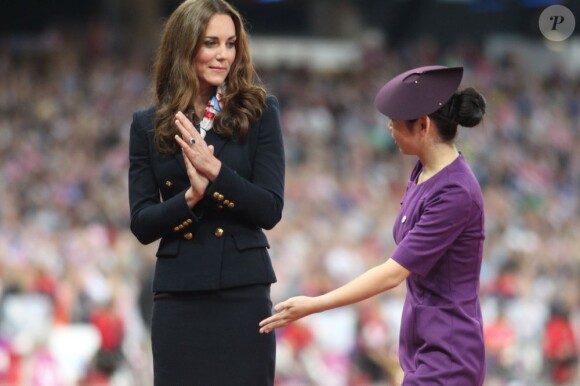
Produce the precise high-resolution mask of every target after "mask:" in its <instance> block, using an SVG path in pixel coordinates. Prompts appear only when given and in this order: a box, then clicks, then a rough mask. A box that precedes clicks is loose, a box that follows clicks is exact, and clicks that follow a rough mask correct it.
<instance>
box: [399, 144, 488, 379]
mask: <svg viewBox="0 0 580 386" xmlns="http://www.w3.org/2000/svg"><path fill="white" fill-rule="evenodd" d="M421 169H422V165H421V163H420V162H417V164H416V166H415V168H414V169H413V172H412V173H411V178H410V181H409V183H408V185H407V191H406V193H405V195H404V197H403V200H402V201H401V210H400V212H399V215H398V216H397V219H396V222H395V226H394V229H393V235H394V238H395V242H396V243H397V249H396V250H395V252H394V254H393V256H392V258H393V259H394V260H395V261H397V262H398V263H399V264H401V265H402V266H403V267H405V268H407V269H409V270H410V271H412V274H411V275H410V276H409V277H408V278H407V282H406V283H407V297H406V299H405V305H404V307H403V315H402V323H401V333H400V348H399V350H400V351H399V360H400V363H401V367H402V368H403V370H404V372H405V378H404V381H403V385H404V386H415V385H417V386H425V385H446V386H480V385H482V384H483V380H484V377H485V348H484V343H483V320H482V317H481V307H480V304H479V274H480V270H481V260H482V255H483V241H484V239H485V230H484V212H483V197H482V194H481V188H480V186H479V183H478V182H477V180H476V178H475V176H474V175H473V173H472V171H471V169H470V168H469V165H468V164H467V162H466V161H465V159H464V158H463V156H462V155H461V154H460V155H459V156H458V157H457V159H456V160H455V161H453V162H452V163H451V164H449V165H448V166H446V167H445V168H444V169H442V170H441V171H439V172H438V173H437V174H436V175H434V176H433V177H431V178H430V179H428V180H427V181H425V182H423V183H421V184H417V183H416V181H417V177H418V176H419V173H420V172H421Z"/></svg>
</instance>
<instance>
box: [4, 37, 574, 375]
mask: <svg viewBox="0 0 580 386" xmlns="http://www.w3.org/2000/svg"><path fill="white" fill-rule="evenodd" d="M434 63H438V64H444V65H463V66H465V76H464V83H465V85H470V86H474V87H476V88H477V89H478V90H479V91H481V92H482V93H483V95H484V96H485V97H486V99H487V102H488V112H487V115H486V117H485V120H484V123H483V125H482V126H480V127H476V128H472V129H464V130H462V131H461V134H460V140H459V144H458V146H459V149H460V150H461V151H462V152H463V154H464V155H465V156H466V158H467V159H468V160H469V162H470V164H471V165H472V168H473V169H474V171H475V173H476V175H477V177H478V179H479V181H480V183H481V185H482V188H483V192H484V196H485V204H486V216H487V218H486V228H487V229H486V232H487V239H486V244H485V253H484V264H483V269H482V275H481V295H482V296H481V302H482V309H483V314H484V320H485V326H484V328H485V339H486V346H487V356H488V376H487V380H486V385H487V386H496V385H498V386H499V385H510V386H519V385H522V386H523V385H529V386H534V385H537V386H540V385H541V386H546V385H578V384H580V378H578V366H579V365H578V347H579V346H580V238H579V237H578V229H580V199H579V195H578V191H579V188H580V152H578V151H577V149H580V74H576V73H569V72H567V71H565V70H563V68H562V67H560V66H554V68H553V70H552V71H550V72H548V73H546V74H542V75H541V76H540V75H538V74H532V73H530V71H529V69H528V67H527V65H526V62H524V61H523V60H522V59H521V58H520V57H518V55H517V54H514V53H511V52H506V53H505V54H504V55H502V56H500V57H497V58H494V59H492V58H490V57H489V56H487V55H486V54H485V50H484V49H483V48H482V47H480V46H478V45H475V44H473V43H470V42H467V41H459V42H457V43H454V44H453V45H450V46H446V47H441V46H439V45H437V44H436V43H435V42H433V41H429V40H418V41H417V42H416V43H414V44H410V45H407V46H406V47H405V49H395V48H388V47H381V48H379V47H374V48H373V49H370V50H368V52H365V53H364V55H363V56H362V59H361V61H360V63H357V64H356V65H353V66H352V67H351V68H349V69H345V70H333V71H328V72H326V71H321V70H318V71H315V70H313V69H309V68H308V67H307V66H305V67H302V68H284V67H283V66H281V67H279V68H260V67H259V66H258V69H259V73H260V76H261V78H262V81H263V82H264V84H265V86H266V88H267V90H268V92H270V93H272V94H275V95H276V96H277V97H278V99H279V100H280V104H281V114H282V127H283V131H284V140H285V147H286V160H287V178H286V197H285V208H284V215H283V219H282V221H281V223H280V224H279V225H278V226H277V227H275V228H274V229H273V230H271V231H269V232H268V236H269V239H270V244H271V249H270V253H271V255H272V259H273V261H274V264H275V268H276V271H277V275H278V283H276V284H275V285H273V287H272V296H273V300H274V301H275V302H276V301H280V300H283V299H285V298H287V297H289V296H293V295H296V294H310V295H315V294H319V293H322V292H325V291H327V290H329V289H332V288H335V287H336V286H338V285H340V284H343V283H345V282H347V281H348V280H350V279H352V278H353V277H354V276H356V275H358V274H359V273H361V272H363V271H364V270H366V269H368V268H370V267H372V266H374V265H377V264H380V263H381V262H383V261H384V260H385V259H386V258H388V257H389V255H390V253H391V252H392V251H393V249H394V247H395V245H394V242H393V237H392V225H393V221H394V218H395V215H396V213H397V210H398V206H399V200H400V198H401V196H402V194H403V191H404V188H405V185H406V181H407V178H408V175H409V173H410V171H411V168H412V166H413V164H414V162H415V159H414V158H413V157H408V156H403V155H401V154H400V153H399V151H398V149H397V148H396V147H395V146H394V144H393V142H392V139H391V137H390V134H389V133H388V131H387V130H386V124H387V121H386V119H385V118H384V117H382V116H381V115H380V114H378V113H377V112H376V111H375V108H374V105H373V100H374V96H375V94H376V91H377V90H378V89H379V88H380V86H382V85H383V84H384V83H385V82H386V81H387V80H388V79H389V78H390V77H391V76H393V75H395V74H397V73H399V72H401V71H402V70H404V69H406V68H410V67H414V66H419V65H426V64H434ZM150 64H151V60H150V58H143V57H139V56H137V55H131V54H130V53H126V54H125V55H123V56H120V57H118V56H115V55H111V54H109V53H108V52H107V51H106V50H104V49H103V46H102V45H100V44H99V40H98V39H92V38H91V35H90V34H89V35H87V36H84V37H81V36H80V35H78V34H77V35H68V34H63V33H62V32H59V31H49V32H46V33H44V34H42V35H41V36H39V37H34V38H25V37H24V38H23V37H19V38H3V40H2V45H0V197H1V199H0V385H33V386H57V385H58V386H60V385H62V386H65V385H67V386H68V385H87V386H88V385H111V386H116V385H119V386H125V385H127V386H132V385H136V386H147V385H150V383H151V363H150V359H151V355H150V347H149V332H148V326H149V318H150V307H151V298H150V295H151V294H150V278H151V272H152V268H153V264H154V254H155V248H156V244H155V243H154V244H152V245H147V246H143V245H140V244H139V243H138V242H137V240H136V239H135V238H134V237H133V236H132V234H131V233H130V231H129V228H128V225H129V209H128V197H127V167H128V134H129V126H130V123H131V117H132V113H133V112H134V111H135V110H138V109H141V108H145V107H147V106H149V105H150V103H151V97H150V96H151V92H150V75H149V70H150ZM404 296H405V288H404V285H402V286H400V287H399V288H397V289H395V290H393V291H391V292H389V293H387V294H383V295H381V296H378V297H376V298H374V299H371V300H368V301H365V302H362V303H360V304H358V305H356V306H349V307H345V308H342V309H337V310H333V311H329V312H326V313H323V314H316V315H312V316H310V317H308V318H305V319H304V320H302V321H300V322H297V323H295V324H294V325H291V326H289V327H287V328H285V329H283V330H280V331H278V332H277V337H278V354H277V355H278V357H277V358H278V359H277V385H278V386H302V385H304V386H310V385H311V386H319V385H320V386H335V385H336V386H343V385H344V386H346V385H348V386H367V385H368V386H370V385H373V386H379V385H384V386H392V385H398V384H399V383H400V381H401V376H402V374H401V371H400V369H399V366H398V360H397V343H398V331H399V323H400V313H401V309H402V304H403V300H404ZM256 328H257V326H256Z"/></svg>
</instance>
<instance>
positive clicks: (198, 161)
mask: <svg viewBox="0 0 580 386" xmlns="http://www.w3.org/2000/svg"><path fill="white" fill-rule="evenodd" d="M175 125H176V126H177V129H178V130H179V132H180V133H181V137H179V136H178V135H176V136H175V139H176V140H177V141H178V143H179V145H180V146H181V149H182V150H183V155H184V159H185V158H187V159H189V161H190V162H191V164H192V165H193V166H194V167H195V170H197V172H198V173H200V174H202V175H204V176H205V177H206V178H207V179H208V180H209V181H213V180H214V179H215V178H216V177H217V175H218V174H219V171H220V169H221V161H220V160H218V159H217V158H216V157H215V156H214V148H213V146H212V145H209V146H208V145H207V143H206V142H205V141H204V139H203V138H202V137H201V135H200V134H199V132H198V131H197V130H196V129H195V127H194V126H193V123H191V121H190V120H189V119H188V118H187V117H186V116H185V114H183V113H182V112H181V111H179V112H178V113H177V114H175Z"/></svg>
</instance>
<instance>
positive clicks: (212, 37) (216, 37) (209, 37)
mask: <svg viewBox="0 0 580 386" xmlns="http://www.w3.org/2000/svg"><path fill="white" fill-rule="evenodd" d="M237 38H238V36H237V35H232V36H230V37H229V38H227V39H226V40H232V39H237ZM204 39H219V37H218V36H210V35H207V36H206V37H205V38H204Z"/></svg>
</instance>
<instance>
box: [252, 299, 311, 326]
mask: <svg viewBox="0 0 580 386" xmlns="http://www.w3.org/2000/svg"><path fill="white" fill-rule="evenodd" d="M315 299H316V298H312V297H308V296H296V297H293V298H290V299H288V300H286V301H284V302H282V303H278V304H276V306H275V307H274V311H276V312H277V313H276V314H274V315H272V316H270V317H269V318H266V319H264V320H262V321H261V322H260V324H259V326H260V333H261V334H265V333H266V334H267V333H269V332H270V331H273V330H275V329H277V328H280V327H284V326H286V325H288V324H290V323H292V322H293V321H295V320H298V319H300V318H303V317H305V316H307V315H310V314H312V313H314V312H316V307H315V302H316V300H315Z"/></svg>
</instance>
